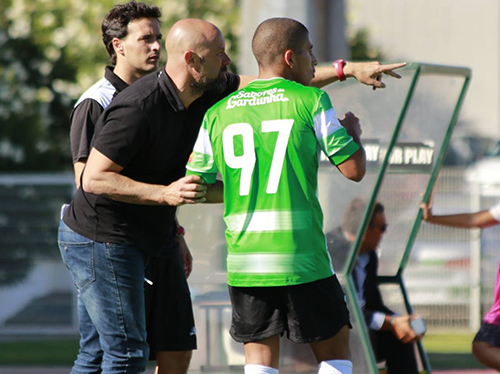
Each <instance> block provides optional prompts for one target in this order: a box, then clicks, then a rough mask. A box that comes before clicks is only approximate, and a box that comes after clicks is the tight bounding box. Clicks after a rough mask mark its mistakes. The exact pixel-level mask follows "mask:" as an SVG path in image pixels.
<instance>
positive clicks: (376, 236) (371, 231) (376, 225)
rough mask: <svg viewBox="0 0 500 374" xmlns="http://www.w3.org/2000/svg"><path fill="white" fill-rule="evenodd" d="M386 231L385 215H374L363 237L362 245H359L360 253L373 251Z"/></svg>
mask: <svg viewBox="0 0 500 374" xmlns="http://www.w3.org/2000/svg"><path fill="white" fill-rule="evenodd" d="M386 230H387V221H386V220H385V214H384V213H377V214H375V216H374V217H373V220H372V222H371V223H370V225H369V226H368V228H367V229H366V233H365V237H364V239H363V243H362V244H361V249H360V253H366V252H373V251H375V250H376V249H377V248H378V246H379V244H380V241H381V240H382V237H383V236H384V233H385V231H386Z"/></svg>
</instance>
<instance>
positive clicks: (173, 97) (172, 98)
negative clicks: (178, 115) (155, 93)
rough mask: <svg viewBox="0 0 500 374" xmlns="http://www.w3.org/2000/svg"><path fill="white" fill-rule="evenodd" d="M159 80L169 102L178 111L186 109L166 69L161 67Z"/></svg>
mask: <svg viewBox="0 0 500 374" xmlns="http://www.w3.org/2000/svg"><path fill="white" fill-rule="evenodd" d="M158 82H160V87H161V89H162V90H163V93H164V94H165V96H166V98H167V100H168V102H169V103H170V105H172V108H174V110H175V111H176V112H180V111H183V110H186V107H185V106H184V104H182V101H181V99H180V98H179V96H178V95H177V91H175V88H174V86H173V85H172V81H171V80H170V77H169V76H168V74H167V73H166V72H165V69H161V70H160V71H159V72H158Z"/></svg>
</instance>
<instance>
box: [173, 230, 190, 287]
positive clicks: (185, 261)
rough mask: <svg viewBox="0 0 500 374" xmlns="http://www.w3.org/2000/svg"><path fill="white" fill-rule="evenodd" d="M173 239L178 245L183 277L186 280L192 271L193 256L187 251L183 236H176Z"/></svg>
mask: <svg viewBox="0 0 500 374" xmlns="http://www.w3.org/2000/svg"><path fill="white" fill-rule="evenodd" d="M175 239H176V240H177V243H179V256H180V257H181V262H182V265H183V267H184V275H185V276H186V279H187V278H189V276H190V275H191V272H192V271H193V256H192V255H191V251H190V250H189V247H188V245H187V243H186V239H185V238H184V235H177V236H176V238H175Z"/></svg>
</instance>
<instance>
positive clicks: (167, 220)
mask: <svg viewBox="0 0 500 374" xmlns="http://www.w3.org/2000/svg"><path fill="white" fill-rule="evenodd" d="M227 83H228V84H227V88H226V90H225V91H224V92H223V93H215V92H206V93H205V94H204V95H203V96H202V97H200V98H198V99H197V100H195V101H194V102H193V103H192V104H191V105H190V106H189V108H187V109H186V108H185V107H184V106H183V104H182V103H181V101H180V99H179V97H178V96H177V94H176V92H175V89H174V87H173V86H172V83H171V81H170V78H169V77H168V75H167V74H166V73H165V71H164V70H161V71H159V72H156V73H152V74H150V75H148V76H146V77H144V78H142V79H140V80H138V81H137V82H135V83H134V84H132V85H131V86H130V87H129V88H127V89H126V90H124V91H123V92H122V93H121V94H120V95H119V96H118V97H117V98H116V99H114V100H113V102H112V103H111V105H110V106H109V107H108V108H107V109H106V110H105V111H104V113H103V115H102V116H101V117H100V118H99V121H98V123H97V125H96V129H95V135H94V139H93V142H92V146H93V147H95V148H96V149H97V150H98V151H99V152H101V153H102V154H104V155H105V156H106V157H108V158H109V159H111V160H112V161H113V162H115V163H116V164H118V165H120V166H122V167H123V170H122V172H121V174H123V175H125V176H127V177H129V178H131V179H133V180H136V181H139V182H144V183H150V184H161V185H169V184H170V183H172V182H174V181H176V180H178V179H179V178H181V177H183V176H184V175H185V171H186V169H185V166H186V163H187V160H188V158H189V155H190V154H191V151H192V149H193V146H194V143H195V141H196V138H197V136H198V132H199V129H200V126H201V122H202V119H203V116H204V114H205V112H206V111H207V110H208V109H209V108H210V107H211V106H212V105H213V104H215V103H216V102H217V101H219V100H221V99H222V98H224V97H225V96H227V95H228V94H230V93H232V92H234V91H236V90H237V89H238V86H239V77H238V76H236V75H234V74H227ZM175 212H176V208H175V207H171V206H150V205H134V204H128V203H123V202H118V201H115V200H111V199H108V198H106V197H102V196H97V195H94V194H91V193H87V192H84V191H83V189H82V188H80V189H79V190H78V191H77V193H76V196H75V199H74V200H73V202H72V203H71V205H70V208H69V209H68V211H67V213H66V215H65V216H64V222H65V223H66V224H67V225H68V226H69V227H70V228H71V229H72V230H74V231H75V232H77V233H79V234H81V235H83V236H86V237H88V238H89V239H93V240H96V241H99V242H110V243H128V244H132V245H135V246H137V247H139V248H140V249H142V250H144V251H145V252H147V253H149V254H151V255H155V254H160V253H161V252H162V251H164V250H167V249H168V248H170V247H171V245H172V241H173V237H174V235H173V233H174V230H175V227H174V226H175V225H174V218H175Z"/></svg>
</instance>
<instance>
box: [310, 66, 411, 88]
mask: <svg viewBox="0 0 500 374" xmlns="http://www.w3.org/2000/svg"><path fill="white" fill-rule="evenodd" d="M405 65H406V62H400V63H397V64H386V65H382V64H380V62H378V61H370V62H349V61H346V64H345V66H344V74H345V76H346V77H352V78H355V79H356V80H357V81H358V82H359V83H363V84H366V85H367V86H372V87H373V89H377V88H385V84H384V83H383V82H382V81H381V75H382V74H387V75H390V76H391V77H394V78H397V79H399V78H401V75H399V74H398V73H396V72H394V70H396V69H399V68H402V67H403V66H405ZM336 81H338V76H337V70H336V69H335V68H334V67H333V66H320V67H318V68H316V75H315V77H314V78H313V80H312V83H311V85H312V86H314V87H317V88H322V87H324V86H326V85H328V84H330V83H333V82H336Z"/></svg>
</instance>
